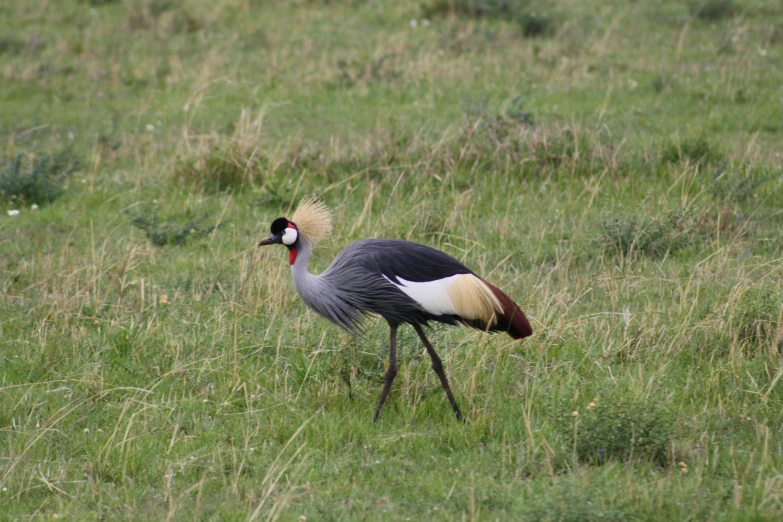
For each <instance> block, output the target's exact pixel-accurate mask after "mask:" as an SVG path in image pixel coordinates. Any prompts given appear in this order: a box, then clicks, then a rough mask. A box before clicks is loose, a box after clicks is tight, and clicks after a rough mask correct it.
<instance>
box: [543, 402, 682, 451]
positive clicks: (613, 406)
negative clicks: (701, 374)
mask: <svg viewBox="0 0 783 522" xmlns="http://www.w3.org/2000/svg"><path fill="white" fill-rule="evenodd" d="M575 413H576V415H575ZM674 425H675V422H674V419H673V418H672V417H671V415H670V413H669V411H668V409H667V408H666V406H665V405H664V404H662V403H660V402H659V401H658V400H655V399H651V398H641V397H636V396H634V395H633V394H632V393H631V392H630V391H629V390H627V389H624V388H619V389H614V390H611V391H606V392H604V393H601V394H599V396H598V397H597V398H596V399H594V400H593V401H591V402H590V403H589V404H588V405H586V406H585V407H583V408H581V409H579V410H574V411H565V412H563V413H561V415H560V416H559V418H558V429H559V431H560V433H561V435H562V437H563V439H564V440H566V441H567V442H568V444H569V449H571V450H572V451H575V452H576V457H577V458H578V459H579V461H581V462H588V463H592V464H603V463H605V462H607V461H610V460H618V461H623V462H625V461H628V460H630V459H637V458H639V459H648V460H651V461H653V462H655V463H657V464H660V465H663V464H665V463H666V461H667V456H668V453H669V446H670V443H671V440H672V435H673V432H674Z"/></svg>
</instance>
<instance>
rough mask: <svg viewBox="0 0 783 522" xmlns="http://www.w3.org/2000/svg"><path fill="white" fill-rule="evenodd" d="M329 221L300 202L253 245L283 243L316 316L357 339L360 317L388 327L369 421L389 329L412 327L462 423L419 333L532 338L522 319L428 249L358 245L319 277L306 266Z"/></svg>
mask: <svg viewBox="0 0 783 522" xmlns="http://www.w3.org/2000/svg"><path fill="white" fill-rule="evenodd" d="M332 230H333V216H332V212H331V211H330V209H329V208H328V207H327V206H326V204H325V203H324V202H323V201H321V200H319V199H317V198H315V197H312V196H308V197H305V198H303V199H302V200H301V201H300V203H299V205H298V207H297V208H296V210H295V212H294V214H293V216H292V217H291V219H290V220H289V219H287V218H285V217H280V218H277V219H275V220H274V221H273V222H272V225H271V227H270V232H271V235H270V236H269V237H268V238H266V239H264V240H262V241H261V242H260V243H259V244H258V246H266V245H277V244H281V245H284V246H285V247H286V248H287V249H288V262H289V264H290V265H291V276H292V279H293V282H294V286H295V287H296V291H297V293H298V294H299V297H300V298H301V299H302V301H304V303H305V304H306V305H307V306H308V307H309V308H310V309H312V310H313V311H315V312H316V313H317V314H319V315H321V316H323V317H324V318H326V319H327V320H329V321H331V322H332V323H334V324H335V325H337V326H339V327H341V328H342V329H344V330H346V331H348V332H349V333H350V334H353V335H358V336H361V334H362V332H363V331H364V328H365V320H366V319H367V318H368V316H372V315H375V316H381V317H382V318H383V319H385V320H386V322H387V323H388V325H389V330H390V333H389V365H388V368H387V369H386V373H385V376H384V384H383V390H382V391H381V396H380V399H379V400H378V406H377V407H376V410H375V416H374V418H373V422H377V421H378V417H379V416H380V414H381V409H382V408H383V404H384V402H385V401H386V397H387V396H388V395H389V390H390V389H391V386H392V383H393V381H394V377H395V376H396V375H397V329H398V328H399V327H400V326H402V325H405V324H408V325H410V326H412V327H413V329H414V330H415V331H416V333H417V334H418V336H419V338H420V339H421V341H422V343H423V344H424V348H425V349H426V350H427V353H428V354H429V356H430V359H431V360H432V369H433V370H434V371H435V373H436V374H437V375H438V378H439V379H440V382H441V385H442V386H443V389H444V390H445V392H446V396H447V398H448V400H449V403H450V404H451V407H452V409H453V410H454V414H455V415H456V417H457V419H458V420H464V417H463V415H462V412H461V411H460V408H459V405H458V404H457V401H456V399H455V398H454V394H453V393H452V391H451V387H450V386H449V380H448V378H447V376H446V373H445V371H444V369H443V362H442V360H441V358H440V357H439V356H438V354H437V353H436V351H435V349H434V348H433V347H432V344H431V343H430V341H429V339H427V336H426V335H425V333H424V329H423V328H424V327H427V326H428V325H429V323H430V322H439V323H445V324H449V325H460V324H461V325H465V326H469V327H473V328H476V329H479V330H484V331H487V332H506V333H507V334H508V335H509V336H511V338H513V339H523V338H525V337H529V336H530V335H532V334H533V329H532V327H531V326H530V321H528V318H527V317H526V316H525V314H524V312H522V310H520V308H519V306H517V304H516V303H515V302H514V301H513V300H512V299H511V298H510V297H509V296H507V295H506V294H505V293H503V291H501V290H500V289H499V288H498V287H496V286H494V285H492V284H491V283H489V282H487V281H485V280H483V279H481V278H480V277H479V276H477V275H476V274H475V273H474V272H473V271H472V270H470V269H469V268H467V267H466V266H465V265H463V264H462V263H461V262H460V261H458V260H457V259H455V258H453V257H452V256H450V255H448V254H446V253H445V252H443V251H441V250H438V249H436V248H433V247H430V246H427V245H423V244H420V243H414V242H411V241H405V240H399V239H362V240H359V241H356V242H354V243H351V244H350V245H348V246H347V247H345V249H343V250H342V251H341V252H340V253H339V254H337V256H336V257H335V258H334V260H333V261H332V262H331V264H330V265H329V267H328V268H327V269H326V270H324V271H323V272H322V273H321V274H318V275H316V274H311V273H310V272H309V271H308V270H307V263H308V261H310V255H311V254H312V251H313V246H314V245H315V244H317V243H318V242H320V241H322V240H324V239H326V238H328V237H329V236H330V235H331V233H332Z"/></svg>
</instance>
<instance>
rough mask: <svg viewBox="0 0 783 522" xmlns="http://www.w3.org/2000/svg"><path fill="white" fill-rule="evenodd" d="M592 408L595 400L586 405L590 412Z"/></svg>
mask: <svg viewBox="0 0 783 522" xmlns="http://www.w3.org/2000/svg"><path fill="white" fill-rule="evenodd" d="M593 408H595V399H593V400H592V401H590V404H588V405H587V409H588V410H592V409H593Z"/></svg>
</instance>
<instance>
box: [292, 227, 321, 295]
mask: <svg viewBox="0 0 783 522" xmlns="http://www.w3.org/2000/svg"><path fill="white" fill-rule="evenodd" d="M296 250H297V252H296V260H295V261H294V264H293V265H291V277H293V280H294V286H295V287H296V292H297V293H298V294H299V296H300V297H301V298H302V299H303V300H304V302H305V303H307V304H308V305H310V306H312V304H311V300H312V298H313V296H314V295H318V294H320V293H321V292H320V291H319V290H320V287H321V286H322V284H323V282H322V281H321V278H320V277H319V276H317V275H313V274H311V273H310V272H308V271H307V262H308V261H310V254H311V253H312V252H313V245H312V244H311V243H310V242H309V241H308V240H307V239H305V238H304V237H302V236H299V243H298V245H297V249H296Z"/></svg>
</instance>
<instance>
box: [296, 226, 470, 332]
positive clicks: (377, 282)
mask: <svg viewBox="0 0 783 522" xmlns="http://www.w3.org/2000/svg"><path fill="white" fill-rule="evenodd" d="M298 250H299V252H298V254H297V256H296V261H295V262H294V264H293V265H292V266H291V273H292V276H293V280H294V286H295V287H296V291H297V293H298V294H299V296H300V297H301V298H302V300H303V301H304V302H305V304H306V305H307V306H309V307H310V308H311V309H312V310H314V311H315V312H317V313H318V314H320V315H322V316H323V317H325V318H326V319H328V320H329V321H331V322H333V323H334V324H336V325H338V326H340V327H342V328H344V329H346V330H348V331H349V332H351V333H353V334H356V333H358V332H360V331H361V328H362V325H363V322H364V321H363V320H364V318H365V317H366V315H367V314H376V315H380V316H381V317H383V318H384V319H386V321H387V322H388V323H389V324H395V325H399V324H403V323H408V324H417V325H425V324H427V322H429V321H432V320H435V321H440V322H444V323H448V324H454V323H455V322H456V321H457V319H456V318H455V317H454V316H452V315H438V316H436V315H433V314H430V313H427V312H426V311H424V310H422V308H421V306H420V305H419V304H418V303H417V302H416V301H414V300H413V299H411V298H410V297H408V296H407V295H406V294H405V293H403V292H402V291H400V289H399V288H398V287H397V286H396V285H394V284H392V283H391V282H390V281H395V282H398V281H399V278H403V279H405V280H408V281H421V282H424V281H431V280H433V279H437V277H436V276H435V275H434V274H433V273H431V272H432V271H433V267H434V266H437V267H439V269H440V274H439V276H440V277H446V276H450V275H456V274H463V273H471V272H470V270H468V269H467V268H466V267H465V266H464V265H462V264H461V263H460V262H459V261H457V260H456V259H454V258H452V257H451V256H449V255H447V254H445V253H443V252H441V251H440V250H436V249H434V248H431V247H428V246H426V245H420V244H418V243H411V242H409V241H401V240H389V239H363V240H361V241H357V242H355V243H352V244H350V245H348V246H347V247H346V248H345V249H344V250H343V251H341V252H340V253H339V254H338V255H337V257H335V258H334V260H333V261H332V263H331V264H330V265H329V267H328V268H327V269H326V270H325V271H324V272H323V273H322V274H320V275H313V274H310V273H309V272H308V271H307V262H308V261H309V259H310V253H311V251H312V245H311V244H310V243H309V241H307V240H306V239H303V238H300V246H299V247H298ZM406 260H407V261H406Z"/></svg>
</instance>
